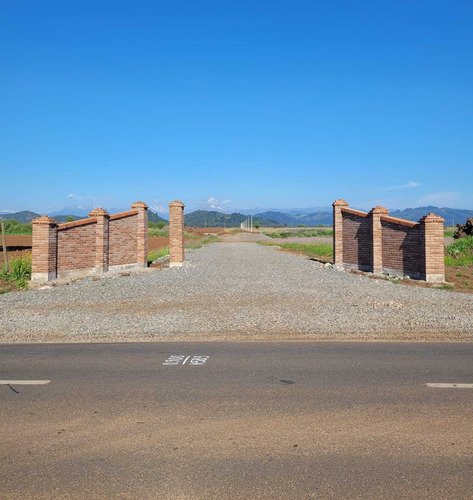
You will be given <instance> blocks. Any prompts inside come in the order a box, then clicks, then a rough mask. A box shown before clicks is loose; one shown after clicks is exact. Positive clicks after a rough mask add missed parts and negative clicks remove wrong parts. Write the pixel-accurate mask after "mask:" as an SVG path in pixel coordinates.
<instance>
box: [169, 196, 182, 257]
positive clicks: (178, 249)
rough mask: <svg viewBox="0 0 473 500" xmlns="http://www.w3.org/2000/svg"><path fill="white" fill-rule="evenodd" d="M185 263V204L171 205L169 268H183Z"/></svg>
mask: <svg viewBox="0 0 473 500" xmlns="http://www.w3.org/2000/svg"><path fill="white" fill-rule="evenodd" d="M183 262H184V203H181V202H180V201H177V200H175V201H173V202H171V203H169V267H181V266H182V263H183Z"/></svg>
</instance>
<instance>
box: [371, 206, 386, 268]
mask: <svg viewBox="0 0 473 500" xmlns="http://www.w3.org/2000/svg"><path fill="white" fill-rule="evenodd" d="M388 214H389V210H388V209H387V208H385V207H380V206H379V205H378V206H377V207H374V208H373V209H372V210H371V212H370V215H371V235H372V247H371V250H372V252H371V253H372V271H373V273H375V274H381V273H382V272H383V230H382V228H381V216H382V215H388Z"/></svg>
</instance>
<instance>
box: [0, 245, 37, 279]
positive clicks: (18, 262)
mask: <svg viewBox="0 0 473 500" xmlns="http://www.w3.org/2000/svg"><path fill="white" fill-rule="evenodd" d="M8 267H9V270H8V271H7V270H6V269H5V268H3V269H2V271H1V273H0V277H2V278H3V279H5V280H8V281H11V282H14V283H16V284H17V285H18V287H19V288H26V287H27V286H28V283H27V281H28V280H29V279H31V254H29V253H28V254H24V255H20V256H19V257H16V258H15V259H13V260H11V261H10V264H9V266H8Z"/></svg>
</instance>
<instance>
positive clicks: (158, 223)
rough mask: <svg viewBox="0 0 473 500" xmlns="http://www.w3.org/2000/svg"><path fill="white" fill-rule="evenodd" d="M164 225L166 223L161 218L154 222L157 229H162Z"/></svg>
mask: <svg viewBox="0 0 473 500" xmlns="http://www.w3.org/2000/svg"><path fill="white" fill-rule="evenodd" d="M165 225H166V223H165V222H163V221H162V220H161V221H159V222H157V223H156V227H157V228H158V229H162V228H163V227H164V226H165Z"/></svg>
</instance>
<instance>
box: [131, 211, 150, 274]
mask: <svg viewBox="0 0 473 500" xmlns="http://www.w3.org/2000/svg"><path fill="white" fill-rule="evenodd" d="M131 208H133V209H135V210H138V223H137V226H136V231H137V233H136V262H137V264H138V265H139V266H143V267H147V266H148V205H147V204H146V203H143V202H142V201H136V202H135V203H133V205H132V206H131Z"/></svg>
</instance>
